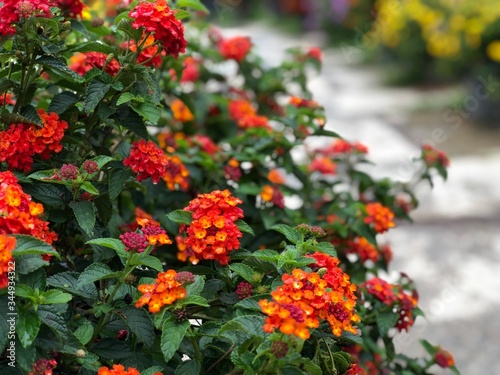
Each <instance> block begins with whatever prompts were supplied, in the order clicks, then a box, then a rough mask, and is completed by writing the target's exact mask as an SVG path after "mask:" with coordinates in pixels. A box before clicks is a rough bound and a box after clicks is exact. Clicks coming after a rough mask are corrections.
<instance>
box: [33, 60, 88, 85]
mask: <svg viewBox="0 0 500 375" xmlns="http://www.w3.org/2000/svg"><path fill="white" fill-rule="evenodd" d="M35 63H37V64H40V65H43V66H44V67H46V68H48V69H49V70H52V71H55V72H56V73H59V74H62V75H63V76H67V77H69V78H71V79H73V80H74V81H77V82H79V81H81V80H82V78H81V77H80V76H79V75H78V74H76V73H75V72H74V71H72V70H71V69H70V68H68V66H67V65H66V62H65V61H63V60H60V59H58V58H56V57H52V56H47V55H44V56H41V57H39V58H38V59H37V60H35Z"/></svg>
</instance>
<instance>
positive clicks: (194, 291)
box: [186, 275, 205, 296]
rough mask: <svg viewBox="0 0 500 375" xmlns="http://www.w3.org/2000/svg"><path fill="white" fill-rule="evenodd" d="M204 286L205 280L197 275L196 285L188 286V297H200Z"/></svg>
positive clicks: (195, 278)
mask: <svg viewBox="0 0 500 375" xmlns="http://www.w3.org/2000/svg"><path fill="white" fill-rule="evenodd" d="M204 286H205V279H204V278H203V277H201V276H199V275H195V277H194V283H192V284H189V285H187V286H186V293H187V295H188V296H199V295H200V294H201V291H202V290H203V287H204Z"/></svg>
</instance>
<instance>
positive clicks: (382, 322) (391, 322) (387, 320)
mask: <svg viewBox="0 0 500 375" xmlns="http://www.w3.org/2000/svg"><path fill="white" fill-rule="evenodd" d="M398 319H399V314H397V313H395V312H392V311H389V312H379V313H378V314H377V317H376V322H377V327H378V330H379V333H380V335H381V336H385V335H387V333H388V332H389V330H390V329H391V328H392V327H394V326H395V324H396V323H397V322H398Z"/></svg>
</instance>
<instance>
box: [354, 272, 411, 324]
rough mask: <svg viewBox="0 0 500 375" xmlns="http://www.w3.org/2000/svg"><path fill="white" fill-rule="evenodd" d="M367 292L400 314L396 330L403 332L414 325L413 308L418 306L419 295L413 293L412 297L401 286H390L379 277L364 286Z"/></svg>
mask: <svg viewBox="0 0 500 375" xmlns="http://www.w3.org/2000/svg"><path fill="white" fill-rule="evenodd" d="M363 287H364V288H365V289H366V291H367V292H368V293H369V294H371V295H373V296H374V297H375V298H377V299H378V300H379V301H381V302H382V303H384V304H385V305H387V306H391V307H394V308H395V311H396V312H397V313H398V314H399V319H398V321H397V323H396V326H395V327H396V328H397V329H398V330H399V331H400V332H401V331H403V330H405V331H408V329H409V328H410V327H411V326H412V325H413V323H414V318H413V308H415V307H416V306H417V304H418V295H417V294H416V292H413V293H412V294H411V295H410V294H408V293H406V292H405V291H404V290H403V287H402V286H401V285H394V284H390V283H388V282H387V281H385V280H382V279H380V278H378V277H375V278H373V279H370V280H368V281H367V282H365V283H364V284H363Z"/></svg>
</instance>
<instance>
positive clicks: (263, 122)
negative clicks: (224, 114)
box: [229, 99, 270, 129]
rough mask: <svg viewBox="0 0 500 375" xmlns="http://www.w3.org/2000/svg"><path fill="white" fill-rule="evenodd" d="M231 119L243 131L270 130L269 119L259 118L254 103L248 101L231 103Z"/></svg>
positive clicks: (242, 100)
mask: <svg viewBox="0 0 500 375" xmlns="http://www.w3.org/2000/svg"><path fill="white" fill-rule="evenodd" d="M229 117H230V118H231V120H233V121H235V122H236V123H237V124H238V127H240V128H241V129H249V128H265V129H270V126H269V119H268V118H267V117H266V116H259V115H258V114H257V111H256V110H255V108H254V106H253V105H252V103H250V102H249V101H248V100H246V99H239V100H232V101H230V102H229Z"/></svg>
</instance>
